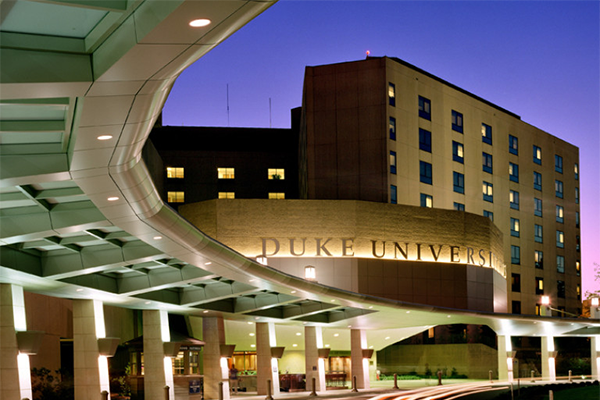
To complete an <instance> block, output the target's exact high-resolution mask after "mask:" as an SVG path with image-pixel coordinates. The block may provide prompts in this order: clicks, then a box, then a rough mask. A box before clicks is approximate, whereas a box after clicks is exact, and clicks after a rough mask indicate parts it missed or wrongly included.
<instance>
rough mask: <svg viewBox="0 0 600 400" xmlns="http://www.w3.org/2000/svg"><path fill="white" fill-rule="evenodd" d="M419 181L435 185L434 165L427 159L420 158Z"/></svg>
mask: <svg viewBox="0 0 600 400" xmlns="http://www.w3.org/2000/svg"><path fill="white" fill-rule="evenodd" d="M419 176H420V179H419V181H420V182H421V183H425V184H428V185H433V166H432V165H431V163H428V162H427V161H423V160H419Z"/></svg>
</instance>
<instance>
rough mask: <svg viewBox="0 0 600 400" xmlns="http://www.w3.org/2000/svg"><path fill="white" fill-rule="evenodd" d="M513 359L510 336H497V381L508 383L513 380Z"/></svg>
mask: <svg viewBox="0 0 600 400" xmlns="http://www.w3.org/2000/svg"><path fill="white" fill-rule="evenodd" d="M513 357H514V352H513V351H512V343H511V338H510V336H504V335H498V380H500V381H508V382H512V381H513V380H514V372H513V365H514V363H513Z"/></svg>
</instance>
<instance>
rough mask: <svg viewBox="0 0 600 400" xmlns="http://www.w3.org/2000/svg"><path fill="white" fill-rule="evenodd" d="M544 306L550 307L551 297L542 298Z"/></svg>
mask: <svg viewBox="0 0 600 400" xmlns="http://www.w3.org/2000/svg"><path fill="white" fill-rule="evenodd" d="M542 305H543V306H549V305H550V296H542Z"/></svg>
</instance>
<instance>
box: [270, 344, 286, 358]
mask: <svg viewBox="0 0 600 400" xmlns="http://www.w3.org/2000/svg"><path fill="white" fill-rule="evenodd" d="M284 350H285V347H283V346H277V347H271V358H281V357H283V351H284Z"/></svg>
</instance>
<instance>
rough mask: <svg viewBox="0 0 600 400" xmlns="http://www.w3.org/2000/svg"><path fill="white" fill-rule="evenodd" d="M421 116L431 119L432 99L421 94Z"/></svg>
mask: <svg viewBox="0 0 600 400" xmlns="http://www.w3.org/2000/svg"><path fill="white" fill-rule="evenodd" d="M419 117H421V118H424V119H427V120H430V121H431V101H430V100H429V99H426V98H425V97H422V96H419Z"/></svg>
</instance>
